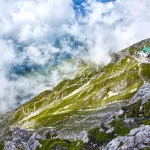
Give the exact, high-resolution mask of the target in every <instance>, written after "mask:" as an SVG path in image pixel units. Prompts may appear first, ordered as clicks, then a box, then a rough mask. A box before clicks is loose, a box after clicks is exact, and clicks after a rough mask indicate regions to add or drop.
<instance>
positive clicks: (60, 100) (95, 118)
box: [0, 39, 150, 150]
mask: <svg viewBox="0 0 150 150" xmlns="http://www.w3.org/2000/svg"><path fill="white" fill-rule="evenodd" d="M144 45H147V46H148V45H150V39H146V40H143V41H141V42H138V43H136V44H134V45H132V46H130V47H128V48H126V49H123V50H122V51H120V52H118V53H116V54H112V57H113V58H112V61H111V62H110V63H109V64H108V65H106V66H104V67H99V68H98V69H95V68H97V67H95V68H94V69H93V67H92V66H90V65H89V64H88V63H86V62H85V63H83V64H81V68H80V70H79V72H78V73H77V74H76V75H75V76H74V78H73V79H65V78H64V80H62V81H61V82H60V83H59V84H58V85H57V86H56V87H54V88H53V90H51V91H44V92H42V93H41V94H39V95H38V96H36V97H35V98H33V99H32V100H31V101H29V102H27V103H26V104H24V105H22V106H21V107H19V108H18V109H17V110H16V111H15V112H13V113H11V114H10V116H9V117H7V119H4V121H3V122H1V123H0V128H1V133H2V130H4V129H5V128H6V127H10V128H14V127H16V126H19V127H21V128H25V129H28V130H33V131H37V130H38V129H39V128H42V132H45V131H47V130H48V131H49V129H51V128H56V129H57V130H58V136H57V138H59V139H68V140H70V139H74V141H75V139H76V137H78V135H79V134H80V132H81V131H86V132H88V139H89V141H93V138H94V139H95V137H96V136H100V137H98V140H97V139H95V140H94V141H93V142H92V143H94V142H96V143H95V144H97V146H96V149H98V148H99V147H100V146H102V147H104V145H106V143H108V142H110V141H111V140H112V139H113V138H115V134H117V135H122V136H124V135H126V134H128V133H129V132H130V130H131V129H133V128H132V127H130V128H129V127H128V125H127V126H126V124H124V123H123V122H124V120H126V119H125V115H127V112H126V110H128V107H129V108H130V107H131V109H129V110H128V111H129V112H130V111H131V114H132V115H133V112H132V111H133V108H136V110H137V113H139V109H140V108H139V107H140V106H141V107H143V108H145V107H146V108H147V107H148V108H149V101H147V102H146V103H147V104H146V106H145V105H144V104H141V101H140V102H139V100H138V101H137V102H136V103H131V104H130V101H131V100H132V98H133V96H134V95H135V94H136V93H137V92H138V90H139V89H140V88H141V87H142V86H144V85H145V84H146V83H149V81H150V76H149V74H148V73H149V71H150V64H148V63H143V62H141V61H140V59H137V58H136V57H135V55H136V53H137V52H138V51H141V50H142V48H143V47H144ZM139 103H140V104H139ZM124 106H128V107H124ZM123 108H124V109H125V110H123V114H121V115H120V116H121V118H119V119H120V120H119V121H118V120H117V119H118V118H117V117H116V118H117V119H116V120H115V121H114V122H115V123H114V122H110V123H109V124H111V125H112V124H113V125H112V127H108V126H110V125H109V124H108V125H103V123H104V122H105V121H106V120H107V119H108V118H109V117H110V116H112V115H113V114H115V113H116V112H118V111H119V110H122V109H123ZM146 110H147V109H146ZM131 114H130V115H131ZM139 114H140V113H139ZM143 114H144V115H145V114H148V119H145V118H144V119H145V121H146V122H147V123H145V124H144V125H149V110H147V111H146V112H143ZM130 115H129V116H130ZM132 115H131V116H132ZM133 116H134V115H133ZM134 117H135V116H134ZM136 117H137V116H136ZM138 117H139V118H140V116H138ZM138 117H137V118H138ZM129 118H130V117H129ZM140 119H141V118H140ZM140 119H139V120H140ZM144 119H143V120H144ZM141 120H142V119H141ZM141 120H140V121H141ZM141 122H142V121H141ZM114 124H115V125H114ZM121 124H122V125H123V126H124V130H125V131H124V132H121V131H119V129H118V128H119V126H120V125H121ZM139 124H140V123H139ZM139 124H138V123H135V125H134V126H133V127H136V126H137V127H139ZM140 125H141V124H140ZM98 128H101V129H102V130H103V132H101V131H99V130H100V129H98ZM111 128H114V130H112V132H114V133H115V134H113V135H112V136H111V135H109V132H110V131H107V130H108V129H111ZM142 129H143V128H142ZM98 131H99V132H98ZM107 133H108V134H107ZM110 133H111V132H110ZM2 135H3V134H2ZM94 135H95V137H94ZM3 140H4V139H3ZM59 142H60V141H59ZM57 144H58V143H57ZM43 145H44V144H43ZM79 145H80V144H79ZM82 146H83V145H82ZM85 146H87V145H85ZM88 146H89V148H90V147H91V148H92V147H93V145H89V143H88ZM93 148H94V147H93ZM108 149H111V148H109V147H108ZM118 149H119V148H118ZM6 150H7V149H6ZM114 150H115V148H114Z"/></svg>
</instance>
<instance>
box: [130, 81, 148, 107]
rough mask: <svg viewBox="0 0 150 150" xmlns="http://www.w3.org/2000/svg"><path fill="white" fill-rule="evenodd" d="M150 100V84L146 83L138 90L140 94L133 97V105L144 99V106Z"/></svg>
mask: <svg viewBox="0 0 150 150" xmlns="http://www.w3.org/2000/svg"><path fill="white" fill-rule="evenodd" d="M149 98H150V84H149V83H146V84H144V85H143V86H141V88H140V89H139V90H138V92H137V93H136V94H135V95H134V96H133V98H132V101H131V103H136V102H137V101H138V100H140V99H142V104H144V103H146V102H147V101H148V100H149Z"/></svg>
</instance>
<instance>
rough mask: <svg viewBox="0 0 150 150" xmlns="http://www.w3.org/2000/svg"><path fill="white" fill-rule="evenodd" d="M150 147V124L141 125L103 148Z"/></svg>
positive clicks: (105, 149) (124, 149) (113, 149)
mask: <svg viewBox="0 0 150 150" xmlns="http://www.w3.org/2000/svg"><path fill="white" fill-rule="evenodd" d="M144 148H150V125H145V126H144V125H141V126H140V127H139V128H135V129H133V130H131V131H130V133H129V134H127V135H126V136H123V137H121V136H119V137H117V138H115V139H113V140H112V141H111V142H110V143H108V144H107V146H106V147H105V148H103V150H127V149H144Z"/></svg>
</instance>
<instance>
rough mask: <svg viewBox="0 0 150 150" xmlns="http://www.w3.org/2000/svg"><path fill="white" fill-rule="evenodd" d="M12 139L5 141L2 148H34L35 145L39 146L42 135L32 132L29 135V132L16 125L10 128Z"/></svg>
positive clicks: (11, 149) (26, 149)
mask: <svg viewBox="0 0 150 150" xmlns="http://www.w3.org/2000/svg"><path fill="white" fill-rule="evenodd" d="M12 137H13V139H12V141H7V142H5V147H4V150H18V148H22V149H24V150H35V149H36V148H37V146H41V144H40V143H39V141H38V140H39V139H42V137H41V136H40V135H39V134H38V133H33V135H32V136H31V137H30V135H29V132H28V131H27V130H25V129H21V128H19V127H16V128H14V129H13V130H12Z"/></svg>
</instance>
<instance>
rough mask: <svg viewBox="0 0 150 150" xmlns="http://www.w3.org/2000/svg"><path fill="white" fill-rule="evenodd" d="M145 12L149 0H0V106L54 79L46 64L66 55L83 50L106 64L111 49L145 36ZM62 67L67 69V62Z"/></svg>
mask: <svg viewBox="0 0 150 150" xmlns="http://www.w3.org/2000/svg"><path fill="white" fill-rule="evenodd" d="M149 18H150V1H149V0H138V1H137V0H132V1H131V0H116V1H112V2H107V3H103V2H102V1H98V0H87V1H84V2H83V3H81V4H80V5H76V4H75V3H74V2H73V1H72V0H59V1H56V0H42V1H40V0H30V1H27V0H15V1H14V0H7V1H6V0H1V6H0V52H1V56H0V106H1V109H0V111H1V112H5V111H8V110H10V108H15V107H16V106H18V105H20V104H21V103H24V102H25V101H27V100H30V99H31V97H33V96H35V95H36V94H38V93H39V92H41V91H43V90H45V89H47V88H48V89H49V88H50V86H49V87H45V86H43V85H45V84H46V83H49V82H50V81H51V82H52V84H55V85H56V84H57V82H58V81H59V79H60V76H59V74H58V72H53V73H51V74H49V72H48V71H45V70H48V68H49V67H51V66H53V65H55V64H58V63H60V62H61V61H62V60H64V59H66V58H70V57H72V56H76V55H82V54H83V53H84V54H85V53H86V54H87V55H86V57H88V58H89V59H91V60H92V61H94V62H95V63H97V64H101V63H105V64H107V63H108V62H109V61H110V58H109V54H110V52H114V51H115V52H116V51H119V50H120V49H122V48H125V47H127V46H129V45H131V44H133V43H135V42H138V41H140V40H143V39H145V38H149V35H150V30H149V27H150V19H149ZM82 56H83V55H82ZM63 68H64V69H65V70H66V71H67V72H68V71H72V69H71V68H72V66H71V67H68V65H64V67H63ZM67 68H70V69H67ZM73 68H76V66H74V67H73ZM73 70H74V69H73ZM20 93H21V94H20Z"/></svg>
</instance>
